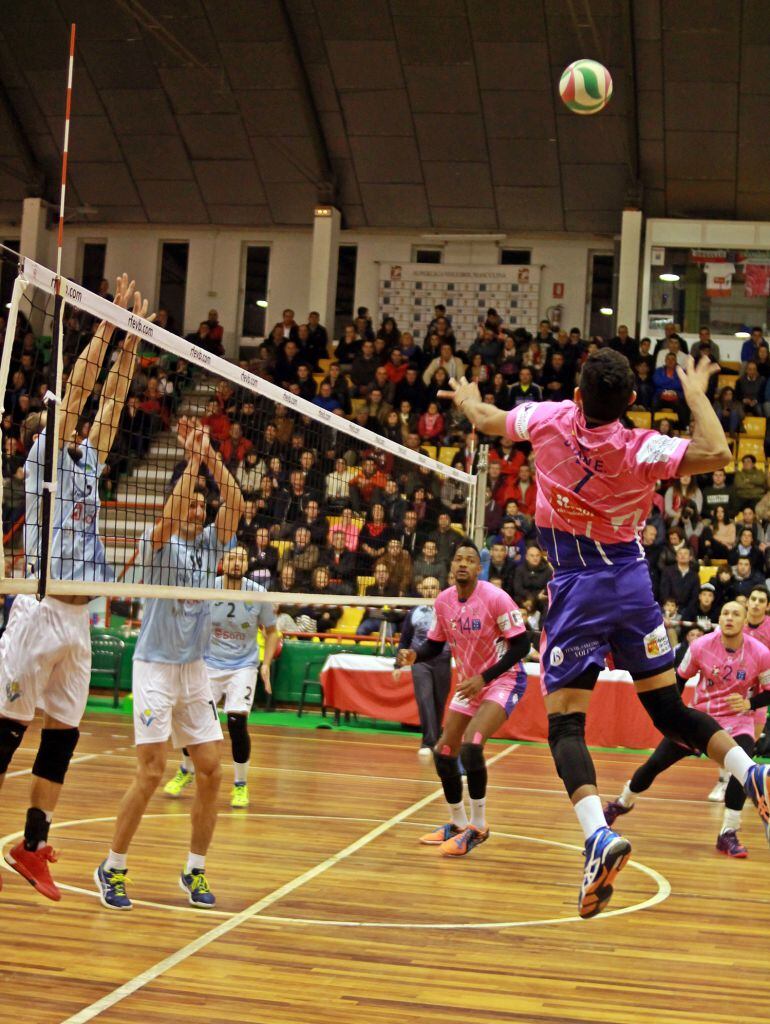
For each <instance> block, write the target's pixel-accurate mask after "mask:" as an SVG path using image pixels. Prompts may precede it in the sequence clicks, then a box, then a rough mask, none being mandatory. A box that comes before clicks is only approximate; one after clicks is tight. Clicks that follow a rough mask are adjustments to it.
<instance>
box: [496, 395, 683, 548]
mask: <svg viewBox="0 0 770 1024" xmlns="http://www.w3.org/2000/svg"><path fill="white" fill-rule="evenodd" d="M506 430H507V434H508V436H509V437H511V438H513V439H514V440H515V441H530V442H531V443H532V447H533V449H534V452H535V460H536V464H537V488H538V490H537V503H536V506H535V523H536V524H537V525H538V526H539V527H540V529H541V531H542V530H544V529H545V530H558V531H561V532H564V533H570V534H572V535H573V536H576V537H588V538H590V539H591V540H593V541H596V542H598V543H599V544H618V543H623V542H628V541H633V540H634V539H635V538H636V536H637V534H638V531H639V529H640V528H641V527H642V526H643V525H644V520H645V519H646V517H647V515H648V514H649V510H650V505H651V503H652V494H653V491H654V490H655V483H656V481H657V480H666V479H669V478H671V477H674V476H676V474H677V470H678V469H679V465H680V463H681V461H682V459H683V457H684V454H685V452H686V451H687V446H688V445H689V443H690V442H689V441H688V440H686V439H685V438H680V437H666V436H664V435H663V434H659V433H658V432H657V431H655V430H629V429H627V428H626V427H624V426H623V425H622V424H621V423H620V422H619V421H616V422H614V423H608V424H606V425H604V426H600V427H591V428H590V429H589V428H588V427H587V426H586V421H585V417H584V416H583V411H582V409H581V408H580V407H579V406H577V405H575V403H574V402H525V403H524V404H523V405H520V406H517V408H515V409H512V410H511V411H510V412H509V413H508V417H507V420H506Z"/></svg>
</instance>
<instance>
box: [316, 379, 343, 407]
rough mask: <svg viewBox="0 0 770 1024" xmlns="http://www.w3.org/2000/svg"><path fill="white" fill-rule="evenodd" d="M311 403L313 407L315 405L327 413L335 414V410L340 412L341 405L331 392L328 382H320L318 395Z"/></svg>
mask: <svg viewBox="0 0 770 1024" xmlns="http://www.w3.org/2000/svg"><path fill="white" fill-rule="evenodd" d="M312 401H313V405H317V406H318V407H319V408H320V409H326V411H327V412H335V411H336V410H337V409H339V410H342V403H341V402H340V400H339V398H338V397H337V395H335V394H334V392H333V391H332V386H331V383H330V382H329V381H328V380H322V381H321V384H320V385H319V388H318V394H317V395H316V396H315V397H314V398H313V400H312Z"/></svg>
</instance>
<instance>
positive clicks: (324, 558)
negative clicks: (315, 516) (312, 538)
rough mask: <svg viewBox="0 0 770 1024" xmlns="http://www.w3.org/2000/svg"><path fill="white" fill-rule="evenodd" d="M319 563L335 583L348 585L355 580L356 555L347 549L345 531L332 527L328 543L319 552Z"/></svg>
mask: <svg viewBox="0 0 770 1024" xmlns="http://www.w3.org/2000/svg"><path fill="white" fill-rule="evenodd" d="M321 563H322V564H323V565H325V566H326V568H327V569H328V570H329V576H330V578H331V579H332V580H334V581H336V582H347V583H350V582H351V581H352V580H354V579H355V577H356V554H355V551H351V550H350V548H348V545H347V540H346V537H345V531H344V530H342V529H340V528H339V527H332V529H331V530H330V531H329V542H328V544H327V545H326V547H324V548H323V549H322V550H321Z"/></svg>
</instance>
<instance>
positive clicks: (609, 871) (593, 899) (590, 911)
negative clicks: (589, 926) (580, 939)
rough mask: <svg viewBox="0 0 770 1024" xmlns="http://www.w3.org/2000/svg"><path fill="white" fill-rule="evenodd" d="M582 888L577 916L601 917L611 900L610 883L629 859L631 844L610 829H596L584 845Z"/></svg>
mask: <svg viewBox="0 0 770 1024" xmlns="http://www.w3.org/2000/svg"><path fill="white" fill-rule="evenodd" d="M584 852H585V858H586V862H585V868H584V869H583V884H582V885H581V886H580V898H579V899H578V913H579V914H580V916H581V917H586V918H587V917H595V916H596V915H597V914H601V912H602V911H603V910H604V908H605V907H606V906H607V904H608V903H609V902H610V899H611V897H612V883H613V882H614V881H615V878H616V877H617V875H618V873H619V872H620V871H622V870H623V868H624V867H625V866H626V864H627V862H628V858H629V857H630V856H631V844H630V843H629V841H628V840H627V839H624V838H623V837H622V836H619V835H618V834H617V832H613V831H612V829H609V828H597V830H596V831H595V832H594V834H593V835H592V836H591V838H590V839H588V840H587V841H586V848H585V851H584Z"/></svg>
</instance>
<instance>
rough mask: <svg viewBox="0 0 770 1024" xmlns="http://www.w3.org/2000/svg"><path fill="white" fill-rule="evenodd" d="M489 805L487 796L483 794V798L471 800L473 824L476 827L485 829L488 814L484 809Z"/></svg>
mask: <svg viewBox="0 0 770 1024" xmlns="http://www.w3.org/2000/svg"><path fill="white" fill-rule="evenodd" d="M486 806H487V798H486V797H485V796H483V797H482V798H481V800H471V825H473V827H474V828H480V829H483V828H484V826H485V825H486V823H487V821H486V816H485V814H484V809H485V807H486Z"/></svg>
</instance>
